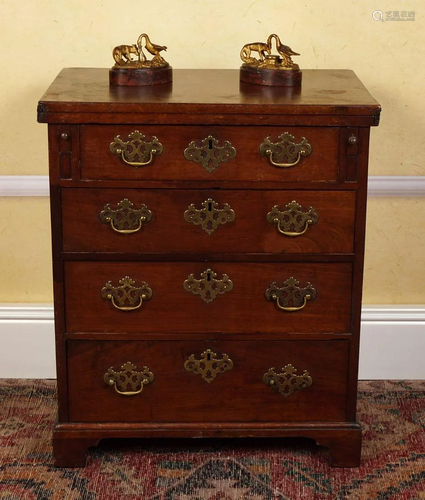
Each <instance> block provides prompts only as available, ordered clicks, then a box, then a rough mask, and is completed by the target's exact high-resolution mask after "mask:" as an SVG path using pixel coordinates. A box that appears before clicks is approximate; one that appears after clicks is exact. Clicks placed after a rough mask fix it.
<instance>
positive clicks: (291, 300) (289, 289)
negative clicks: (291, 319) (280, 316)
mask: <svg viewBox="0 0 425 500" xmlns="http://www.w3.org/2000/svg"><path fill="white" fill-rule="evenodd" d="M299 284H300V282H299V281H298V280H296V279H295V278H292V277H291V278H288V279H287V280H286V281H284V282H283V286H281V287H279V286H278V285H277V283H276V282H275V281H273V283H270V286H269V288H267V290H266V298H267V299H268V300H271V301H274V302H276V305H277V307H278V308H279V309H281V310H282V311H287V312H294V311H300V310H301V309H304V307H305V306H306V305H307V301H309V300H314V299H315V298H316V295H317V292H316V290H315V289H314V288H313V286H312V284H311V283H309V282H308V283H307V285H306V286H305V287H304V288H300V287H299Z"/></svg>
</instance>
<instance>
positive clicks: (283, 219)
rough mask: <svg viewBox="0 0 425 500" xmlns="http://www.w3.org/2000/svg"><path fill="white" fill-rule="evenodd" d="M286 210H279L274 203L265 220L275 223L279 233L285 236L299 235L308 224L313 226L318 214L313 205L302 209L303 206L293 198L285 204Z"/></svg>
mask: <svg viewBox="0 0 425 500" xmlns="http://www.w3.org/2000/svg"><path fill="white" fill-rule="evenodd" d="M285 209H286V210H279V207H278V206H277V205H275V206H274V207H273V208H272V209H271V211H270V212H269V213H268V214H267V221H268V222H270V224H275V225H276V226H277V230H278V231H279V233H280V234H283V235H285V236H291V237H295V236H301V235H302V234H304V233H305V232H306V231H307V229H308V228H309V226H314V225H315V224H317V221H318V220H319V216H318V214H317V212H316V211H315V210H314V208H313V207H309V208H308V209H307V210H303V207H302V206H301V205H300V204H299V203H297V202H296V201H295V200H293V201H291V203H288V204H287V205H285Z"/></svg>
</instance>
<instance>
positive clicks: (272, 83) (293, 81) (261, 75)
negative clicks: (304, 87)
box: [239, 64, 302, 87]
mask: <svg viewBox="0 0 425 500" xmlns="http://www.w3.org/2000/svg"><path fill="white" fill-rule="evenodd" d="M239 75H240V81H241V82H244V83H252V84H254V85H267V86H269V87H299V86H300V85H301V80H302V71H301V70H300V69H285V70H284V69H281V70H276V69H268V68H255V67H252V66H248V65H247V64H243V65H242V66H241V68H240V71H239Z"/></svg>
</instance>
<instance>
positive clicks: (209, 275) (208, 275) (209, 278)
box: [207, 273, 211, 281]
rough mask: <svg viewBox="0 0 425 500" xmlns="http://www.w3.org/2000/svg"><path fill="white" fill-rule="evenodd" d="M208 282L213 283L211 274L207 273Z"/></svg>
mask: <svg viewBox="0 0 425 500" xmlns="http://www.w3.org/2000/svg"><path fill="white" fill-rule="evenodd" d="M207 281H211V273H207Z"/></svg>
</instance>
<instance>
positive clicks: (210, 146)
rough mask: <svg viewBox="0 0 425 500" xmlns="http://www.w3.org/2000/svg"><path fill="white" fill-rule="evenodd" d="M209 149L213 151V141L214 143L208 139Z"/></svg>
mask: <svg viewBox="0 0 425 500" xmlns="http://www.w3.org/2000/svg"><path fill="white" fill-rule="evenodd" d="M208 149H213V141H212V139H208Z"/></svg>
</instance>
